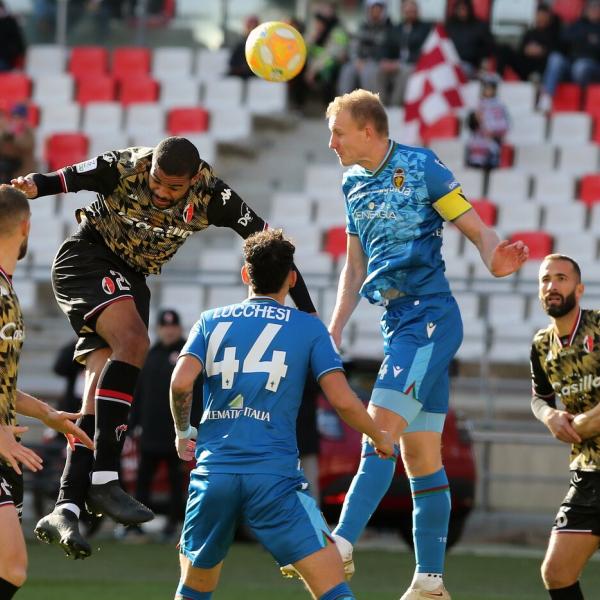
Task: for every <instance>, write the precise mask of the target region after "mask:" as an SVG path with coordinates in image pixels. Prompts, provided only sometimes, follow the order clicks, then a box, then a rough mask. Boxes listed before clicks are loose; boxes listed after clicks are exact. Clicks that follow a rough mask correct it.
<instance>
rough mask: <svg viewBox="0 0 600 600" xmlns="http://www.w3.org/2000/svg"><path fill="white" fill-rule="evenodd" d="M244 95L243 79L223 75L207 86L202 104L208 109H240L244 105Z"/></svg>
mask: <svg viewBox="0 0 600 600" xmlns="http://www.w3.org/2000/svg"><path fill="white" fill-rule="evenodd" d="M243 95H244V82H243V81H242V79H240V78H239V77H223V79H216V80H215V81H212V82H211V83H210V85H206V86H205V88H204V95H203V98H202V106H203V107H204V108H206V109H208V110H226V109H238V108H240V107H241V106H242V102H243Z"/></svg>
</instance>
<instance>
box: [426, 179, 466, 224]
mask: <svg viewBox="0 0 600 600" xmlns="http://www.w3.org/2000/svg"><path fill="white" fill-rule="evenodd" d="M433 208H435V210H436V211H437V212H438V213H439V215H440V216H441V217H442V219H444V221H454V219H457V218H458V217H460V216H461V215H463V214H465V213H466V212H467V211H468V210H470V209H471V208H473V207H472V205H471V203H470V202H469V201H468V200H467V199H466V198H465V195H464V194H463V191H462V188H461V187H460V186H459V187H457V188H454V189H453V190H452V191H450V192H448V193H447V194H446V195H445V196H442V197H441V198H440V199H439V200H436V201H435V202H434V203H433Z"/></svg>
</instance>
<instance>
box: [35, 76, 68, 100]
mask: <svg viewBox="0 0 600 600" xmlns="http://www.w3.org/2000/svg"><path fill="white" fill-rule="evenodd" d="M74 88H75V83H74V81H73V78H72V77H71V76H70V75H69V74H68V73H52V74H44V75H37V76H36V77H35V79H34V83H33V95H32V99H33V101H34V102H35V103H36V104H38V105H40V106H44V105H46V104H53V103H60V102H71V101H72V100H73V91H74Z"/></svg>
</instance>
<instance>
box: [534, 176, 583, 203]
mask: <svg viewBox="0 0 600 600" xmlns="http://www.w3.org/2000/svg"><path fill="white" fill-rule="evenodd" d="M537 173H538V175H537V176H536V177H535V178H534V184H533V197H534V198H535V201H536V202H539V203H541V204H569V203H571V202H572V200H573V198H575V178H574V177H573V175H571V174H569V173H563V172H562V171H560V170H546V171H543V170H539V171H538V172H537Z"/></svg>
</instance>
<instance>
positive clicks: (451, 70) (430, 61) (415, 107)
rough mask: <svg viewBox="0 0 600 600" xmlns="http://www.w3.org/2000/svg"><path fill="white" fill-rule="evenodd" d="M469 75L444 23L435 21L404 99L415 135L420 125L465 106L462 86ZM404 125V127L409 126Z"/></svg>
mask: <svg viewBox="0 0 600 600" xmlns="http://www.w3.org/2000/svg"><path fill="white" fill-rule="evenodd" d="M465 83H467V77H466V75H465V73H464V71H463V70H462V68H461V66H460V59H459V57H458V54H457V52H456V48H455V47H454V44H453V43H452V40H450V38H448V35H447V34H446V31H445V30H444V28H443V26H442V25H435V26H434V27H433V28H432V29H431V32H430V33H429V35H428V36H427V39H426V40H425V43H424V44H423V49H422V50H421V56H420V57H419V60H418V61H417V64H416V66H415V70H414V71H413V73H412V75H411V76H410V78H409V80H408V84H407V87H406V94H405V99H404V111H405V112H404V120H405V122H406V126H408V127H407V129H411V124H412V129H413V130H414V133H415V135H418V131H419V129H420V128H421V127H423V126H427V125H431V124H432V123H435V122H436V121H437V120H438V119H440V118H442V117H445V116H446V115H448V114H450V113H452V112H453V111H454V110H455V109H457V108H460V107H462V106H464V104H465V102H464V100H463V95H462V86H463V85H464V84H465ZM406 126H405V127H406Z"/></svg>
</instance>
